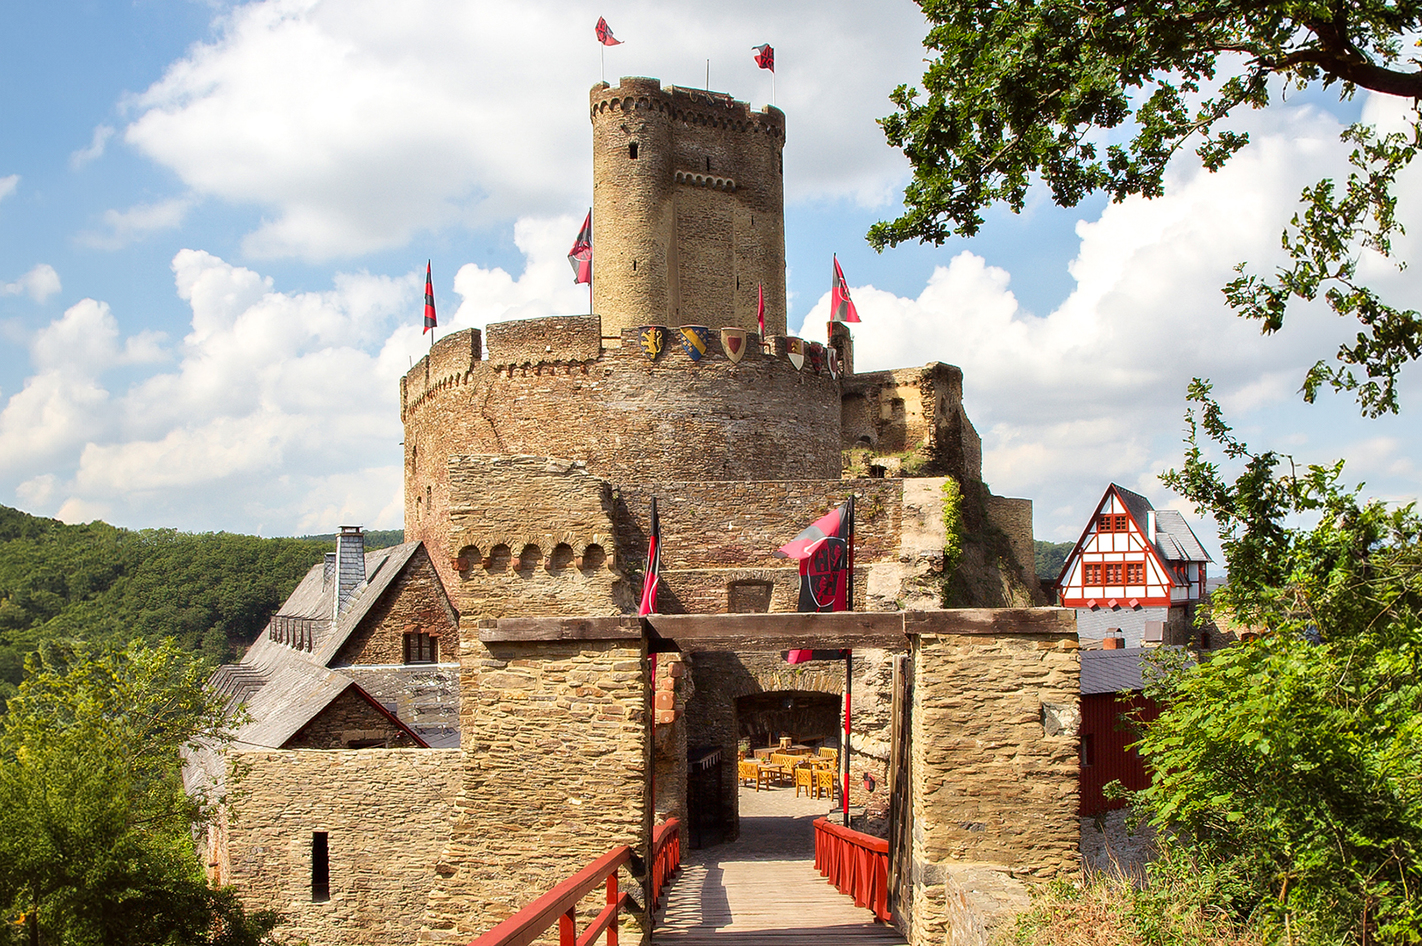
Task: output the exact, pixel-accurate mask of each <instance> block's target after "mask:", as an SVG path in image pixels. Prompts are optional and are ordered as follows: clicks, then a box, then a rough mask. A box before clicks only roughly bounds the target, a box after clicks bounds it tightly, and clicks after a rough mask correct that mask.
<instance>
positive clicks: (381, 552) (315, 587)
mask: <svg viewBox="0 0 1422 946" xmlns="http://www.w3.org/2000/svg"><path fill="white" fill-rule="evenodd" d="M419 548H420V543H419V542H406V543H405V544H403V545H392V546H390V547H388V548H383V549H375V550H374V551H371V552H366V553H365V584H363V585H361V586H359V587H358V588H357V589H356V592H355V596H354V597H353V598H352V599H351V603H350V606H349V607H347V608H346V611H345V613H344V614H342V615H341V619H340V621H339V622H337V623H336V625H335V627H332V626H331V609H332V608H333V606H334V604H335V591H334V589H333V588H332V587H331V585H330V584H329V583H328V582H327V581H326V577H325V565H324V564H322V563H318V564H316V565H313V566H312V567H311V570H310V571H308V572H307V573H306V577H305V578H303V579H301V583H300V584H299V585H297V586H296V590H295V591H293V592H292V593H291V595H290V596H289V597H287V599H286V600H285V601H284V602H282V605H281V607H280V608H278V609H277V613H276V615H274V619H275V618H304V619H307V620H310V621H313V622H315V630H314V635H313V644H314V646H313V647H312V653H311V657H310V659H312V660H314V661H315V662H316V663H318V664H320V665H321V666H323V667H324V666H326V665H327V664H329V663H330V662H331V659H332V658H333V657H335V656H336V654H337V653H338V652H339V651H340V649H341V646H342V645H343V644H345V642H346V640H347V639H349V638H350V636H351V632H352V631H354V630H355V629H356V627H357V626H359V625H360V622H361V620H362V619H363V618H364V617H365V616H366V615H367V614H369V613H370V609H371V607H373V606H374V605H375V603H376V602H377V601H379V600H380V596H381V595H383V594H384V593H385V591H386V589H387V588H389V587H390V583H391V582H393V581H394V580H395V578H396V576H398V575H399V574H400V572H401V570H402V569H404V567H405V566H406V565H407V564H408V563H409V561H410V559H411V558H412V557H413V556H414V554H415V552H417V551H418V550H419ZM285 649H288V650H291V649H292V648H285Z"/></svg>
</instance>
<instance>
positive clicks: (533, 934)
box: [469, 818, 681, 946]
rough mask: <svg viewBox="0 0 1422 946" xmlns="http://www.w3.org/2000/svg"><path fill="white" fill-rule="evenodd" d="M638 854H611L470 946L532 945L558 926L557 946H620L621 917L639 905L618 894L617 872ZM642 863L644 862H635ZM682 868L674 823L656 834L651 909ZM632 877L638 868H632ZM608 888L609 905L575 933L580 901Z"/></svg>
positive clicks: (627, 851)
mask: <svg viewBox="0 0 1422 946" xmlns="http://www.w3.org/2000/svg"><path fill="white" fill-rule="evenodd" d="M635 860H636V855H634V854H633V853H632V849H631V848H630V847H628V846H627V845H625V844H624V845H621V846H620V847H615V848H613V849H612V850H610V851H608V852H607V853H606V854H604V855H603V856H602V857H599V858H598V859H597V860H595V861H593V862H592V863H591V864H589V865H588V866H587V867H584V868H583V869H582V870H580V871H578V872H577V873H576V874H574V875H573V876H571V877H569V878H568V879H567V880H565V881H563V882H562V883H561V884H559V885H558V886H556V887H554V888H553V889H552V890H550V891H548V892H547V893H545V894H544V895H543V896H541V897H539V898H538V899H537V900H535V901H533V902H532V903H530V904H529V905H528V906H526V907H524V908H523V909H522V910H520V911H518V912H517V913H515V914H514V915H513V916H511V917H509V918H508V919H507V920H505V921H504V922H502V923H500V924H499V925H498V926H496V927H494V928H493V929H491V930H489V932H487V933H485V934H484V935H482V936H479V937H477V938H476V939H474V940H473V941H472V942H471V943H470V944H469V946H528V944H529V943H532V942H533V941H534V940H536V939H538V938H539V937H540V936H542V935H543V933H544V932H545V931H546V930H547V929H548V928H549V927H550V926H552V925H553V924H554V922H555V921H556V922H557V924H558V944H559V946H591V944H592V943H593V942H595V941H596V940H597V938H598V936H599V935H601V934H602V933H603V932H604V931H605V932H606V933H607V946H617V916H618V913H619V912H620V911H622V910H625V909H627V908H628V907H629V906H630V907H633V908H635V907H636V905H637V904H636V901H634V900H633V899H632V896H631V895H630V894H629V893H627V891H625V890H623V891H618V889H617V871H618V869H619V868H621V867H622V866H623V865H624V864H633V862H634V861H635ZM637 863H640V862H637ZM680 865H681V825H680V823H678V822H677V820H676V819H675V818H673V819H672V820H670V821H667V822H666V823H664V824H661V825H658V826H657V829H656V831H654V832H653V834H652V904H653V907H652V908H653V909H655V906H656V898H657V897H659V896H660V895H661V887H662V884H663V882H665V880H666V878H667V877H668V876H669V875H670V874H671V873H672V872H673V871H675V870H676V869H677V867H679V866H680ZM633 870H634V872H639V871H640V870H641V868H640V867H637V866H636V865H635V864H633ZM598 884H605V885H606V888H607V905H606V906H605V907H603V908H602V912H601V913H599V914H598V915H597V917H596V918H595V919H594V920H593V921H592V923H590V924H589V925H588V927H587V929H585V930H583V932H582V934H581V935H579V933H578V929H577V920H578V901H580V900H582V899H583V897H585V896H587V894H588V893H589V892H590V891H591V890H593V889H594V888H596V887H597V885H598Z"/></svg>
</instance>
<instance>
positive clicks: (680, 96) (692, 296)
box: [590, 78, 785, 336]
mask: <svg viewBox="0 0 1422 946" xmlns="http://www.w3.org/2000/svg"><path fill="white" fill-rule="evenodd" d="M590 98H591V103H590V104H591V115H592V126H593V308H594V310H595V311H596V312H597V313H598V314H599V315H601V316H602V332H603V335H604V336H616V335H620V334H621V333H622V331H623V330H624V329H628V328H634V327H636V326H638V325H646V324H649V323H650V324H661V325H672V326H676V325H708V326H710V327H712V328H721V327H724V326H739V327H741V328H744V329H748V330H750V331H752V332H754V331H756V330H757V326H756V287H757V286H763V287H764V290H765V333H766V334H767V335H784V334H785V218H784V192H785V188H784V183H783V173H782V168H783V164H782V161H781V151H782V149H783V148H784V147H785V114H784V113H783V112H781V111H780V110H779V109H777V108H773V107H771V106H766V107H765V108H764V109H762V110H761V111H759V112H752V111H751V109H750V106H749V105H748V104H746V103H745V102H737V101H735V100H734V99H732V98H731V97H730V96H729V95H726V94H724V93H720V92H705V91H701V90H699V89H696V90H692V89H679V88H676V87H675V86H669V87H667V88H666V89H663V88H662V84H661V82H659V81H658V80H656V79H643V78H623V79H622V80H621V82H620V84H619V85H618V86H617V87H615V88H614V87H611V86H609V85H608V84H607V83H605V82H601V83H598V84H597V85H595V86H593V88H592V92H591V96H590Z"/></svg>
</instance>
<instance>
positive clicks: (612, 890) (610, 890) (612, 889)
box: [607, 871, 618, 946]
mask: <svg viewBox="0 0 1422 946" xmlns="http://www.w3.org/2000/svg"><path fill="white" fill-rule="evenodd" d="M617 899H618V897H617V871H613V872H612V873H610V874H608V875H607V908H608V909H609V910H611V911H612V922H611V923H609V924H608V925H607V946H617Z"/></svg>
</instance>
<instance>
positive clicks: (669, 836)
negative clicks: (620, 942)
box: [647, 818, 681, 910]
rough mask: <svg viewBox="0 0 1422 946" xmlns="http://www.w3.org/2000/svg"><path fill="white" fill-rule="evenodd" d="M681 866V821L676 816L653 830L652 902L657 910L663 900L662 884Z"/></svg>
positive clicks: (653, 908)
mask: <svg viewBox="0 0 1422 946" xmlns="http://www.w3.org/2000/svg"><path fill="white" fill-rule="evenodd" d="M680 866H681V822H680V821H678V820H677V819H675V818H672V819H671V820H669V821H664V822H662V823H661V824H659V825H657V827H656V829H655V830H654V831H652V895H651V900H652V902H651V903H650V904H648V905H647V909H648V910H655V909H656V908H657V904H658V903H660V902H661V900H662V885H663V884H665V883H666V881H667V878H668V877H670V876H671V875H672V874H674V873H676V869H677V868H678V867H680Z"/></svg>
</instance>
